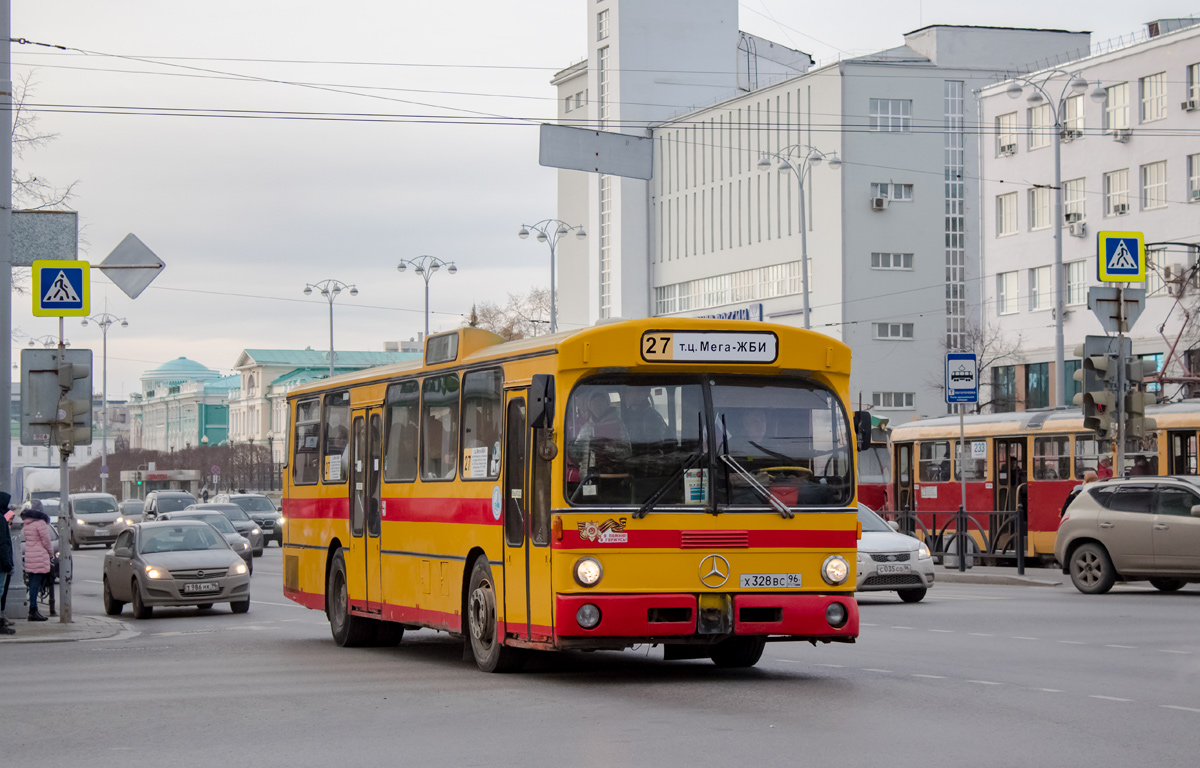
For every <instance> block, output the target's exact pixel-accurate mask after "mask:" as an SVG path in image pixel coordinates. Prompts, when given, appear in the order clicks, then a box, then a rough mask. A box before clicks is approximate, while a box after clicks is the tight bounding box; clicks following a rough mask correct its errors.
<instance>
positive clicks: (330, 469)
mask: <svg viewBox="0 0 1200 768" xmlns="http://www.w3.org/2000/svg"><path fill="white" fill-rule="evenodd" d="M325 481H326V482H329V483H340V482H342V457H341V456H326V457H325Z"/></svg>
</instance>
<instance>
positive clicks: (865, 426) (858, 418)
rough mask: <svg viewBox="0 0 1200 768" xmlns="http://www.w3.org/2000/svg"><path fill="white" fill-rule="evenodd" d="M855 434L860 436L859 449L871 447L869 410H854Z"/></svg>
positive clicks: (863, 449)
mask: <svg viewBox="0 0 1200 768" xmlns="http://www.w3.org/2000/svg"><path fill="white" fill-rule="evenodd" d="M854 434H855V435H856V436H857V437H858V450H860V451H865V450H867V449H868V448H870V447H871V414H870V412H868V411H855V412H854Z"/></svg>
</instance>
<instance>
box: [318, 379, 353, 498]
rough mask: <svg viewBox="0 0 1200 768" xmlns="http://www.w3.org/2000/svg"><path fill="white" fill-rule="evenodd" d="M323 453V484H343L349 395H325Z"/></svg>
mask: <svg viewBox="0 0 1200 768" xmlns="http://www.w3.org/2000/svg"><path fill="white" fill-rule="evenodd" d="M324 432H325V451H324V453H323V454H322V458H323V460H324V465H323V467H324V471H323V473H322V480H323V482H325V483H344V482H346V477H347V475H348V474H349V473H348V472H347V469H348V464H349V453H350V393H349V392H336V393H334V394H332V395H325V426H324Z"/></svg>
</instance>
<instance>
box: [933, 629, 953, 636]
mask: <svg viewBox="0 0 1200 768" xmlns="http://www.w3.org/2000/svg"><path fill="white" fill-rule="evenodd" d="M927 631H928V632H943V633H946V634H950V635H952V634H954V630H953V629H930V630H927Z"/></svg>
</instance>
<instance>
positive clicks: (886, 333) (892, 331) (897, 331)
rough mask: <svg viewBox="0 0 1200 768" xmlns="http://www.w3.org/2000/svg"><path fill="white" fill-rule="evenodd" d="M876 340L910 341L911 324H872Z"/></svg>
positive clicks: (911, 334) (911, 335) (911, 333)
mask: <svg viewBox="0 0 1200 768" xmlns="http://www.w3.org/2000/svg"><path fill="white" fill-rule="evenodd" d="M872 325H873V326H874V327H875V338H877V339H911V338H912V337H913V324H912V323H872Z"/></svg>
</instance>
